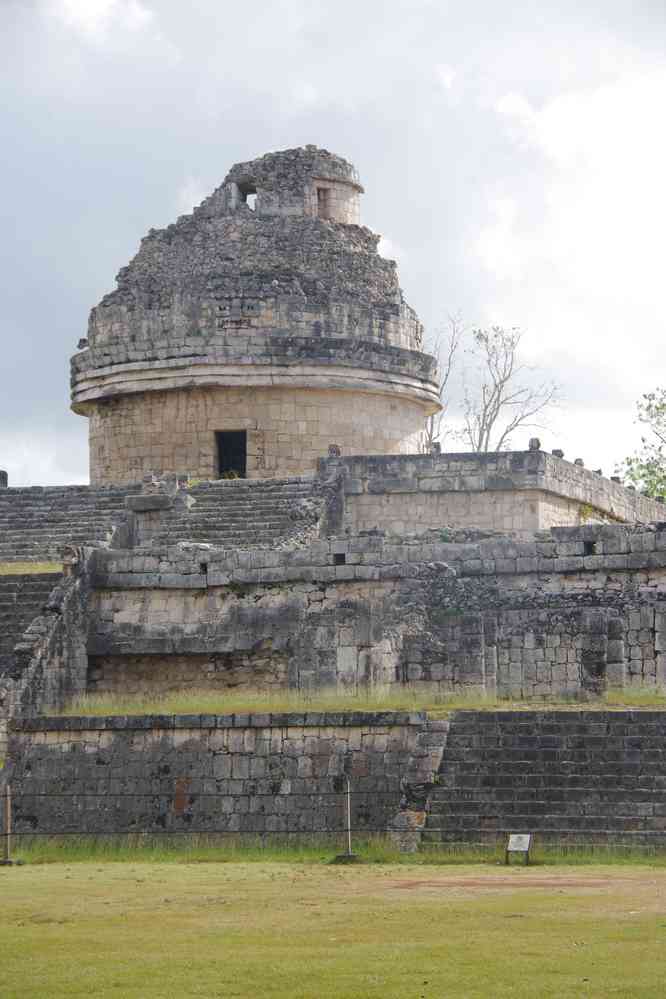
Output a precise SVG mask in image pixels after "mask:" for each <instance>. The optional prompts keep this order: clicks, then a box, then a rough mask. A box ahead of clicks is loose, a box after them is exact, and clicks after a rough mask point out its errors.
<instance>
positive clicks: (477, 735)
mask: <svg viewBox="0 0 666 999" xmlns="http://www.w3.org/2000/svg"><path fill="white" fill-rule="evenodd" d="M521 828H522V829H524V830H525V831H530V832H537V833H540V834H541V833H543V834H544V835H554V834H555V833H556V832H557V833H561V834H562V835H564V836H571V837H579V838H580V837H585V836H597V834H599V836H601V837H603V836H606V835H607V834H610V832H614V833H615V834H616V835H618V836H623V835H625V834H627V835H630V836H631V835H642V834H645V835H646V836H652V837H656V836H658V834H659V833H660V832H661V835H662V836H663V838H664V841H666V712H661V713H660V712H658V711H656V712H654V711H646V712H639V711H617V712H610V711H599V712H593V711H581V712H573V711H567V712H561V713H560V712H550V713H549V712H544V711H534V712H521V713H518V712H500V711H496V712H487V713H482V712H456V713H455V714H454V715H453V716H452V717H451V724H450V729H449V736H448V742H447V748H446V751H445V753H444V758H443V760H442V765H441V767H440V772H439V783H438V784H437V786H436V787H435V788H434V789H433V792H432V795H431V798H430V811H429V814H428V816H427V821H426V833H424V842H427V841H429V838H430V839H432V840H433V841H447V842H455V841H459V840H465V841H468V842H474V841H475V840H477V839H480V838H483V837H484V836H487V837H490V836H492V835H499V834H502V835H503V834H505V833H507V832H511V831H514V832H519V831H521Z"/></svg>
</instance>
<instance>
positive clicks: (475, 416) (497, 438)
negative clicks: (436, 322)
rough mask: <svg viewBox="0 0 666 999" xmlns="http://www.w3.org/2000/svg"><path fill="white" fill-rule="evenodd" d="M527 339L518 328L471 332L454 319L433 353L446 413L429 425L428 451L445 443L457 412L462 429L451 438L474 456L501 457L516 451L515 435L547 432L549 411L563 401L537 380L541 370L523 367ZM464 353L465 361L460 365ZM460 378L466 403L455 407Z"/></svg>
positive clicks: (550, 386) (550, 385) (552, 388)
mask: <svg viewBox="0 0 666 999" xmlns="http://www.w3.org/2000/svg"><path fill="white" fill-rule="evenodd" d="M522 337H523V334H522V332H521V331H520V330H519V329H517V328H511V329H505V328H504V327H502V326H491V327H490V328H489V329H471V330H470V329H468V328H466V327H465V326H464V325H463V323H462V322H461V320H460V318H459V317H457V316H456V317H450V318H449V321H448V327H447V331H446V333H444V334H440V336H439V337H438V338H437V341H436V346H435V350H434V353H435V356H437V358H438V362H439V365H440V370H441V382H440V400H441V401H442V404H443V406H444V409H443V410H442V411H441V413H438V414H436V415H435V416H431V417H428V419H427V420H426V428H425V449H426V450H431V448H432V445H433V444H434V443H436V442H441V440H442V438H443V436H444V433H445V432H444V430H443V421H444V418H445V417H446V418H448V417H449V415H450V412H451V409H452V408H454V409H456V410H458V411H459V412H460V414H461V422H462V427H459V428H458V429H450V430H448V433H449V434H451V435H453V436H455V437H457V438H458V439H459V440H460V441H462V442H463V444H464V445H465V446H466V447H467V448H469V449H470V450H472V451H502V450H504V449H506V448H509V447H510V446H511V438H512V435H513V434H514V433H515V431H516V430H519V429H523V430H526V429H528V428H531V429H536V428H538V427H543V420H542V417H543V414H544V411H545V410H546V409H547V408H548V407H549V406H551V405H553V404H555V403H556V402H557V401H558V396H559V391H560V390H559V386H558V385H557V384H556V383H555V382H554V381H552V380H548V379H547V380H542V381H537V380H535V373H536V369H534V368H530V367H528V365H526V364H524V363H522V362H521V360H520V343H521V340H522ZM461 353H463V354H464V355H465V357H466V361H465V360H463V361H462V362H461V360H460V354H461ZM458 375H459V384H460V387H461V393H462V397H461V399H460V401H459V403H458V405H453V406H452V402H451V397H452V398H453V399H454V401H455V396H456V393H455V382H456V380H458V379H457V378H456V377H454V376H458ZM451 389H454V391H453V392H451Z"/></svg>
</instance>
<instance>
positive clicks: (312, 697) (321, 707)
mask: <svg viewBox="0 0 666 999" xmlns="http://www.w3.org/2000/svg"><path fill="white" fill-rule="evenodd" d="M156 668H157V664H156ZM623 708H651V709H653V710H654V709H659V708H665V709H666V692H665V691H664V690H662V689H661V688H656V689H655V688H653V689H647V690H644V689H640V688H637V689H634V690H632V689H628V690H617V691H615V690H613V691H608V692H607V693H606V694H604V695H603V696H602V697H599V698H595V699H594V700H589V701H586V700H581V701H573V700H558V699H556V698H553V699H548V700H547V701H544V700H543V699H541V700H520V699H517V698H498V697H495V696H492V695H487V696H486V695H484V694H482V693H478V694H464V693H463V694H457V693H451V692H449V691H441V690H439V689H438V688H437V686H436V685H434V684H433V685H432V687H430V688H429V687H428V686H427V685H423V684H421V685H419V686H418V687H410V686H398V685H397V684H394V685H387V686H386V687H383V688H382V687H373V688H372V689H370V690H368V691H359V692H357V693H340V692H339V691H337V690H319V691H312V692H309V693H306V692H303V691H298V690H293V691H291V690H283V691H275V692H273V693H267V692H266V691H258V690H249V689H248V690H242V689H241V690H228V691H225V690H219V691H213V690H203V689H199V690H198V689H196V688H191V689H184V690H173V691H171V692H170V693H165V694H161V695H154V694H152V695H151V694H145V695H141V694H127V695H123V694H94V693H93V694H85V695H83V696H82V697H77V698H76V699H75V700H73V701H72V702H71V703H70V704H68V705H67V706H66V707H65V708H64V709H62V710H61V711H60V712H59V713H60V714H65V715H84V716H94V715H157V714H164V715H169V714H182V715H187V714H195V715H199V714H203V715H221V714H234V713H240V714H247V713H251V712H259V713H262V714H263V713H265V712H271V713H273V714H275V713H278V712H284V711H295V712H299V713H300V712H303V711H335V712H338V711H427V712H428V714H429V715H430V716H431V717H432V718H438V717H446V716H447V715H448V714H449V713H450V712H451V711H455V710H460V709H463V710H465V709H467V710H469V709H474V710H497V709H508V710H511V711H521V710H525V711H534V710H539V709H541V710H548V711H557V710H566V711H572V710H576V709H580V710H584V711H590V710H595V709H598V710H608V709H611V710H612V709H618V710H621V709H623Z"/></svg>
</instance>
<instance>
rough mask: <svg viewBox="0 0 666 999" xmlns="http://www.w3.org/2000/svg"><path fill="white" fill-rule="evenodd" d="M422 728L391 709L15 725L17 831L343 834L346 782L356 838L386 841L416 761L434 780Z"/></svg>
mask: <svg viewBox="0 0 666 999" xmlns="http://www.w3.org/2000/svg"><path fill="white" fill-rule="evenodd" d="M424 725H425V717H424V716H423V715H422V714H419V713H413V714H409V713H407V712H390V711H389V712H383V713H377V714H370V713H368V714H366V713H362V712H355V713H353V714H348V715H346V714H330V713H328V714H320V713H308V714H301V715H294V714H286V715H285V714H282V715H280V714H273V715H270V714H264V715H258V714H257V715H228V716H224V715H220V716H215V715H210V716H208V715H204V716H201V715H177V716H159V717H144V718H140V717H138V718H135V717H108V718H35V719H26V720H23V721H20V722H18V721H17V722H15V723H14V724H13V726H12V731H11V734H10V744H9V761H10V764H9V772H8V774H7V779H8V780H9V781H10V782H11V786H12V795H13V816H14V827H15V830H16V832H17V833H21V832H29V833H40V832H44V833H46V832H56V833H67V832H78V833H105V834H107V833H109V832H116V833H133V832H153V833H162V832H168V833H177V832H188V833H191V832H204V833H207V832H220V833H222V834H224V833H254V834H264V833H267V834H270V833H285V834H293V833H313V832H314V833H317V832H319V833H335V834H339V835H341V836H342V833H343V830H344V828H345V807H346V803H345V795H344V792H345V791H346V782H345V781H344V779H343V778H344V775H346V774H348V775H349V776H350V777H351V780H352V786H353V790H354V794H353V797H352V809H353V811H352V824H353V826H354V828H355V829H356V830H359V831H361V832H363V831H383V830H386V829H387V828H388V826H389V823H390V822H391V820H392V818H393V816H394V815H395V813H396V810H397V808H398V803H399V800H400V795H401V779H402V778H403V777H404V776H405V775H406V774H411V775H412V776H414V775H415V776H417V777H418V776H419V773H420V771H419V765H418V764H417V761H418V760H420V761H421V770H422V772H423V773H424V774H425V775H426V777H427V776H429V775H431V770H432V763H431V762H430V761H431V755H430V751H429V750H428V749H427V748H420V743H419V737H420V734H421V732H422V730H423V728H424ZM440 756H441V753H440ZM435 758H436V759H437V760H438V759H439V756H437V755H436V756H435ZM334 842H335V841H334Z"/></svg>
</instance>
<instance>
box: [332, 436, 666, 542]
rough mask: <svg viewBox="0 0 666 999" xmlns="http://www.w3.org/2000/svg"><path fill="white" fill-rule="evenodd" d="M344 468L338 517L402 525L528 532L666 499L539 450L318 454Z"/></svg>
mask: <svg viewBox="0 0 666 999" xmlns="http://www.w3.org/2000/svg"><path fill="white" fill-rule="evenodd" d="M319 469H320V473H321V474H322V475H325V474H329V473H331V472H333V471H336V472H338V473H342V474H343V475H344V488H345V497H346V521H345V522H346V525H347V526H348V528H349V529H350V530H352V531H353V532H358V531H360V530H368V529H371V528H374V527H377V528H380V529H384V530H386V531H389V532H391V533H396V534H400V533H402V534H404V533H408V532H409V530H410V527H411V526H412V525H413V527H414V528H415V527H416V526H417V525H420V526H421V530H423V529H424V528H426V527H438V526H440V527H441V526H444V525H447V524H448V525H454V526H460V527H462V526H469V527H479V528H486V529H488V528H491V529H495V530H504V531H509V532H511V531H512V532H518V533H523V534H526V533H529V532H532V531H534V530H538V529H540V528H548V527H556V526H569V525H578V524H581V523H585V522H588V521H590V522H594V521H610V522H613V521H626V522H628V523H636V522H642V523H649V522H651V521H658V520H661V519H662V518H663V517H664V516H665V515H666V507H664V505H663V504H662V503H659V502H657V501H656V500H653V499H651V498H649V497H646V496H643V495H641V494H640V493H637V492H636V491H635V490H633V489H630V488H626V487H625V486H623V485H622V484H621V483H618V482H614V481H612V480H611V479H607V478H605V477H604V476H603V475H599V474H598V473H596V472H591V471H589V470H587V469H585V468H583V467H582V466H580V465H576V464H572V463H570V462H568V461H565V460H564V459H562V458H558V457H555V456H554V455H551V454H547V453H545V452H543V451H502V452H490V453H480V454H476V453H473V452H460V453H450V454H440V455H406V454H399V455H360V456H350V457H340V458H324V459H322V460H321V461H320V463H319Z"/></svg>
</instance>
